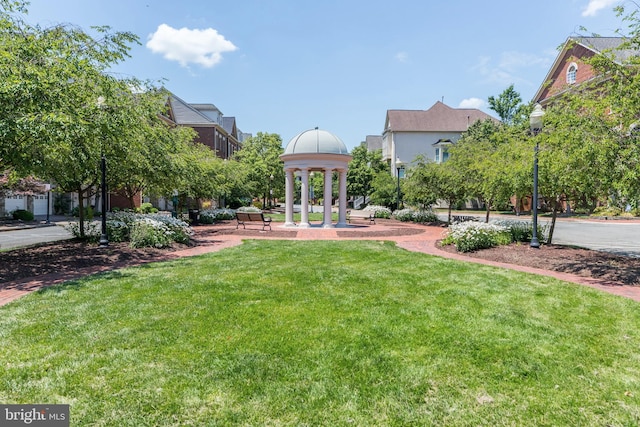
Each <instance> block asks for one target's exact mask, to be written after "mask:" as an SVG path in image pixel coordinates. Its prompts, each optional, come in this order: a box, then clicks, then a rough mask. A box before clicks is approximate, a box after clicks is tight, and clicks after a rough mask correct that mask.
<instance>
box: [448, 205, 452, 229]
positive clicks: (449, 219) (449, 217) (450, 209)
mask: <svg viewBox="0 0 640 427" xmlns="http://www.w3.org/2000/svg"><path fill="white" fill-rule="evenodd" d="M452 205H453V203H451V202H449V212H448V213H449V216H448V218H447V222H448V223H449V224H451V211H452V208H451V207H452Z"/></svg>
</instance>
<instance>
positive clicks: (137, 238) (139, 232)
mask: <svg viewBox="0 0 640 427" xmlns="http://www.w3.org/2000/svg"><path fill="white" fill-rule="evenodd" d="M130 230H131V231H130V236H131V247H133V248H143V247H149V246H151V247H154V248H166V247H167V246H170V245H171V243H172V242H173V238H172V237H173V236H172V234H173V233H172V231H171V230H170V229H169V227H168V226H167V225H165V224H163V223H162V222H160V221H157V220H155V219H152V218H146V217H145V218H139V219H137V220H136V221H134V222H133V223H132V224H131V226H130Z"/></svg>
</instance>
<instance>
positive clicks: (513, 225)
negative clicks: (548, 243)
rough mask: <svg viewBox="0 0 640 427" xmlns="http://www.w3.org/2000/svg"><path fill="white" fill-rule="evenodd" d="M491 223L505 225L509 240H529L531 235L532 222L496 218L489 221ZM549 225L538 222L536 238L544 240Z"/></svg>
mask: <svg viewBox="0 0 640 427" xmlns="http://www.w3.org/2000/svg"><path fill="white" fill-rule="evenodd" d="M491 223H492V224H496V225H500V226H503V227H507V228H508V229H509V232H510V233H511V240H513V241H514V242H530V241H531V238H532V237H533V223H532V222H529V221H516V220H509V219H497V220H493V221H491ZM548 230H549V227H548V226H547V225H541V224H538V238H540V240H546V238H547V237H546V236H547V232H548Z"/></svg>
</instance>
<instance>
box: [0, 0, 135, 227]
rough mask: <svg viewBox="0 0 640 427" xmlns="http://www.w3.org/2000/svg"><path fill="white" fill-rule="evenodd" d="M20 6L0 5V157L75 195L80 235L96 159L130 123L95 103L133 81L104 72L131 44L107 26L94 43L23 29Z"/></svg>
mask: <svg viewBox="0 0 640 427" xmlns="http://www.w3.org/2000/svg"><path fill="white" fill-rule="evenodd" d="M25 5H26V2H9V1H3V2H2V3H0V7H2V11H1V12H0V42H1V43H2V45H3V50H4V52H5V54H4V55H2V56H0V141H1V142H0V159H2V162H4V164H5V166H7V167H9V168H12V169H14V170H15V171H16V172H17V173H19V174H23V175H27V174H35V175H36V176H39V177H41V178H46V179H50V180H55V182H56V184H57V185H58V187H59V188H60V189H61V190H63V191H71V192H76V193H77V194H78V197H79V200H80V203H81V209H80V215H81V216H80V233H81V235H84V209H83V208H82V207H84V203H83V202H84V199H85V198H86V197H89V196H90V195H91V194H92V192H93V191H95V189H96V188H97V183H98V176H99V173H98V171H99V164H100V157H101V155H108V154H111V153H113V152H114V151H116V150H118V144H117V142H120V140H119V139H118V138H117V136H118V135H119V134H120V133H122V132H123V131H124V129H125V128H126V127H128V126H131V125H132V120H131V117H130V116H128V115H127V114H126V112H125V113H120V112H118V110H113V112H112V114H109V115H104V114H102V113H101V112H100V106H99V105H98V104H99V100H100V99H110V100H112V102H113V100H116V99H117V98H118V97H119V96H122V95H123V94H125V93H127V92H128V91H130V86H131V84H132V83H135V82H132V81H124V80H118V79H116V78H115V77H113V76H110V75H108V74H106V70H107V69H108V68H109V67H110V66H112V65H114V64H116V63H118V62H120V61H121V60H123V59H124V58H125V57H127V56H128V52H129V46H130V45H131V44H132V43H137V42H138V40H137V37H136V36H135V35H133V34H131V33H123V32H116V33H112V32H111V31H110V29H109V28H108V27H95V28H93V31H94V32H95V33H96V34H97V35H98V36H99V37H100V38H94V37H93V36H91V35H90V34H89V33H87V32H85V31H83V30H81V29H78V28H74V27H69V26H62V25H59V26H54V27H51V28H46V29H42V28H40V27H34V26H30V25H28V24H26V23H25V22H24V21H22V20H21V19H20V18H18V17H16V16H15V15H14V12H15V11H18V12H24V11H26V9H25ZM111 143H113V144H111ZM3 169H4V168H3Z"/></svg>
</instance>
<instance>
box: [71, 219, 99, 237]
mask: <svg viewBox="0 0 640 427" xmlns="http://www.w3.org/2000/svg"><path fill="white" fill-rule="evenodd" d="M64 228H65V230H67V231H68V232H70V233H71V234H72V235H73V237H76V238H81V237H82V236H80V221H70V222H69V223H67V225H65V226H64ZM101 228H102V227H101V224H100V223H99V222H93V221H85V223H84V238H85V239H86V240H88V241H90V242H97V241H98V240H100V235H101V234H102V230H101Z"/></svg>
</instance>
